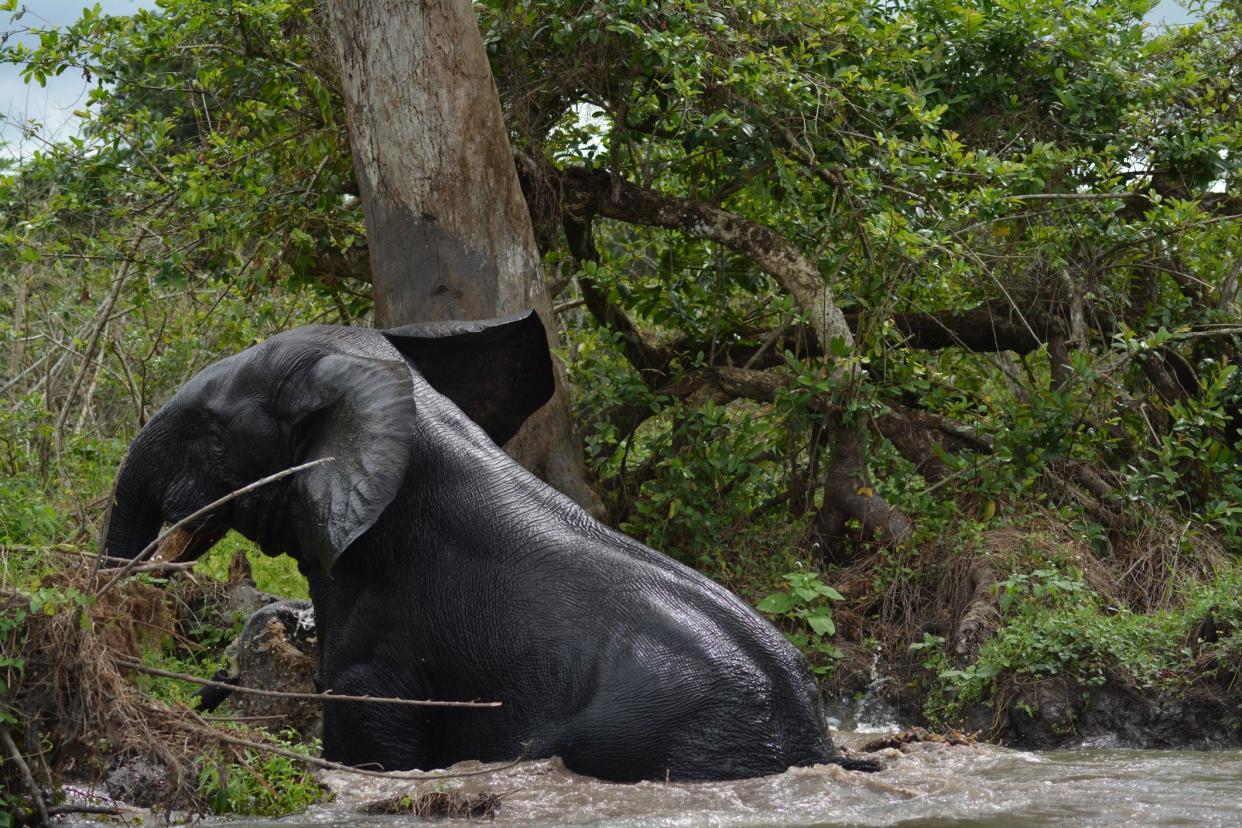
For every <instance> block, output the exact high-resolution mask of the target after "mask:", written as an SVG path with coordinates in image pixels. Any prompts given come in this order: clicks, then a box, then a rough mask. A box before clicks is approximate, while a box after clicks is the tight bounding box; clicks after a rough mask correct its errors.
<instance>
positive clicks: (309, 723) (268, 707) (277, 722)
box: [233, 600, 323, 739]
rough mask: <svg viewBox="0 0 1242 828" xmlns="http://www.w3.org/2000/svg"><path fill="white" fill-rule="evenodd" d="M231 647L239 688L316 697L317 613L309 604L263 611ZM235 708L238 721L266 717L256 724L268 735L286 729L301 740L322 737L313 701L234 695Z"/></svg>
mask: <svg viewBox="0 0 1242 828" xmlns="http://www.w3.org/2000/svg"><path fill="white" fill-rule="evenodd" d="M235 647H236V653H237V656H236V663H237V678H238V684H239V685H240V686H242V687H254V688H258V689H262V690H278V691H281V692H286V693H316V692H318V691H317V689H316V687H315V669H316V666H317V664H318V647H317V638H316V629H315V611H314V609H313V608H312V607H311V604H310V602H309V601H292V600H290V601H277V602H276V603H273V604H268V605H267V606H265V607H263V608H262V609H260V610H259V611H258V612H256V613H255V614H254V615H252V616H251V617H250V620H249V621H247V622H246V626H245V629H243V630H242V634H241V636H240V637H239V638H238V640H237V642H236V645H235ZM233 704H234V706H235V707H236V709H237V711H238V715H240V716H253V717H264V718H261V719H258V720H257V721H256V724H261V725H263V726H265V727H267V728H268V729H269V730H272V731H279V730H282V729H284V728H286V727H288V728H292V729H293V730H295V731H297V732H298V734H300V735H301V736H302V737H303V738H304V739H315V738H319V736H320V734H321V733H322V729H323V708H322V702H320V701H318V700H315V699H282V698H272V697H268V696H256V695H251V694H247V693H235V694H234V695H233ZM268 717H271V718H268Z"/></svg>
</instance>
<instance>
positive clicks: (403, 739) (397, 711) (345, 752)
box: [323, 665, 436, 770]
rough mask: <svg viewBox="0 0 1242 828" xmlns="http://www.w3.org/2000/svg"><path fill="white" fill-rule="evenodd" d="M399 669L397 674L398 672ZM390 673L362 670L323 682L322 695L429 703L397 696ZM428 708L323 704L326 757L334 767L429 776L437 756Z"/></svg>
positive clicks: (407, 692) (414, 694)
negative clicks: (416, 770)
mask: <svg viewBox="0 0 1242 828" xmlns="http://www.w3.org/2000/svg"><path fill="white" fill-rule="evenodd" d="M394 669H395V668H394ZM390 672H391V671H387V670H379V669H377V668H374V667H370V666H366V665H360V666H353V667H349V668H347V669H345V670H342V671H340V672H339V673H337V674H335V675H333V676H331V677H325V678H324V679H323V685H324V690H325V691H328V692H331V693H336V694H339V695H343V696H372V697H376V698H393V697H398V696H399V697H402V698H425V697H426V694H423V693H419V692H418V691H417V690H416V689H415V690H411V689H408V688H402V689H401V690H400V691H398V690H397V689H395V688H392V687H391V686H390V685H389V683H388V682H387V681H386V680H385V674H386V673H388V674H390ZM431 730H432V726H431V719H430V716H429V714H428V712H427V708H419V707H410V706H405V705H393V704H384V703H378V702H353V701H325V702H324V720H323V755H324V758H326V759H329V760H331V761H333V762H343V763H345V764H347V765H356V766H359V767H369V768H374V769H383V770H409V769H412V768H419V769H422V770H427V769H430V768H431V767H433V765H434V763H435V760H436V755H435V754H436V751H435V750H434V746H433V744H432V742H433V739H432V734H431Z"/></svg>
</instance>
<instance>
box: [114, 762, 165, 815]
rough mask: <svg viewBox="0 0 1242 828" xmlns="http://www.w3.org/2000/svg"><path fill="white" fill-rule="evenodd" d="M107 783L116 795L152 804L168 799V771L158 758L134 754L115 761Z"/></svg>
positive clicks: (151, 805) (123, 799)
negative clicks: (155, 759) (157, 760)
mask: <svg viewBox="0 0 1242 828" xmlns="http://www.w3.org/2000/svg"><path fill="white" fill-rule="evenodd" d="M104 786H105V787H106V788H107V789H108V796H110V797H112V798H113V799H116V800H119V801H121V802H127V803H130V804H132V805H137V806H138V807H141V808H151V807H154V806H156V805H159V804H161V803H163V802H166V801H167V800H168V771H167V769H166V768H165V767H164V766H163V765H162V764H161V763H159V762H156V761H153V760H151V759H145V758H143V757H141V756H131V757H129V758H127V759H120V760H118V761H117V763H116V764H115V765H113V767H112V769H111V770H110V771H108V774H107V776H105V777H104Z"/></svg>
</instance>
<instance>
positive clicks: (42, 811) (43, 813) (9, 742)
mask: <svg viewBox="0 0 1242 828" xmlns="http://www.w3.org/2000/svg"><path fill="white" fill-rule="evenodd" d="M0 742H3V743H4V747H5V750H7V751H8V752H9V758H11V759H12V760H13V763H14V764H15V765H17V769H18V770H19V771H21V775H22V781H24V782H25V783H26V787H27V788H29V789H30V799H31V801H32V802H34V805H35V810H36V811H37V812H38V814H39V824H40V825H48V824H50V822H51V820H50V818H49V817H48V814H47V805H46V804H45V803H44V802H43V796H42V794H40V793H39V785H38V783H36V782H35V778H34V774H32V773H31V772H30V765H27V764H26V757H24V756H22V752H21V751H20V750H18V749H17V745H16V744H15V743H14V742H13V737H12V736H10V735H9V730H8V728H5V727H0Z"/></svg>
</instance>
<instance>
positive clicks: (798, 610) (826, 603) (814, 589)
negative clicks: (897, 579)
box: [757, 570, 844, 675]
mask: <svg viewBox="0 0 1242 828" xmlns="http://www.w3.org/2000/svg"><path fill="white" fill-rule="evenodd" d="M784 578H785V583H786V584H788V585H789V588H788V589H787V590H785V591H783V592H774V593H772V594H771V595H768V596H767V597H765V598H764V599H763V600H762V601H760V602H759V603H758V604H757V607H758V609H759V611H760V612H764V613H767V614H768V615H770V616H772V617H773V618H774V619H777V620H783V621H786V622H787V623H786V627H787V628H788V627H792V628H793V629H792V630H789V631H787V632H786V635H787V636H788V637H789V640H790V641H792V642H793V643H794V644H796V645H797V646H798V647H799V648H801V649H802V650H803V651H804V652H806V654H807V655H808V656H810V657H811V661H812V662H813V663H814V662H816V661H817V659H815V658H814V656H816V655H818V656H821V657H822V658H828V659H838V658H841V657H842V656H843V655H844V654H843V653H842V652H841V649H840V648H839V647H837V646H836V645H835V644H833V643H832V642H831V641H830V640H829V639H831V638H832V636H834V635H835V634H836V632H837V625H836V623H835V622H834V621H833V620H832V602H833V601H841V600H843V596H842V595H841V593H840V592H837V591H836V590H835V589H833V588H832V587H830V586H828V585H827V584H825V583H824V582H823V581H822V580H820V577H819V573H818V572H815V571H813V570H812V571H807V572H787V573H785V576H784ZM812 669H814V670H815V672H816V673H818V674H820V675H824V674H827V673H829V672H831V671H832V665H831V664H822V663H815V664H814V667H813V668H812Z"/></svg>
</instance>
